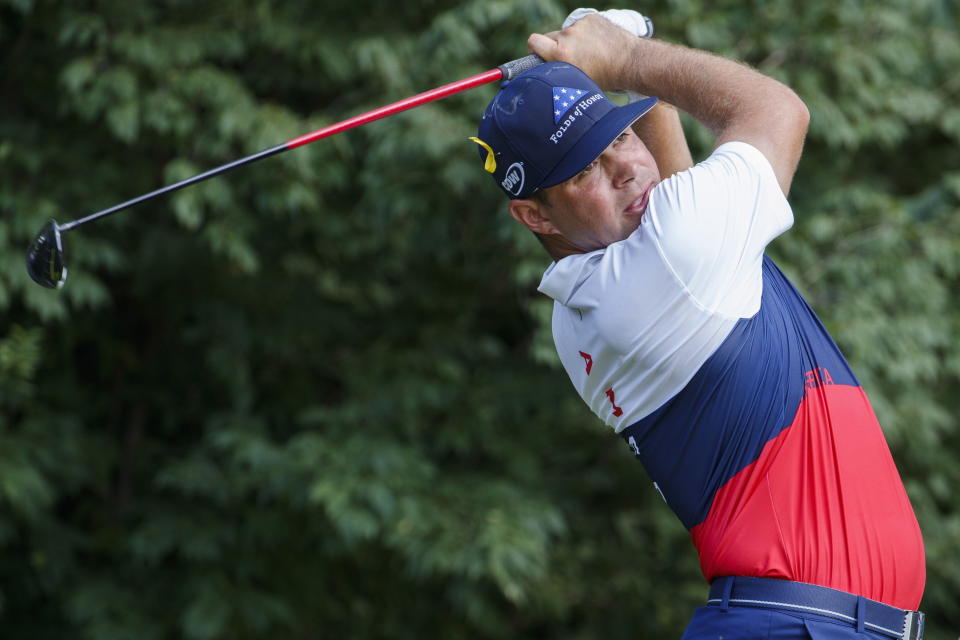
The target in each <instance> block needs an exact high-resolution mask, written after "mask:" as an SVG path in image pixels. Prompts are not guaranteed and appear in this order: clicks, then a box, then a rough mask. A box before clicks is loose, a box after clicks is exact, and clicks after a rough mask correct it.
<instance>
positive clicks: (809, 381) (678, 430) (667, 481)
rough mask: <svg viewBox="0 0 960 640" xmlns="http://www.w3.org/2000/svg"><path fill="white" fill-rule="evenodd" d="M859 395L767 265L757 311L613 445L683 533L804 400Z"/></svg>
mask: <svg viewBox="0 0 960 640" xmlns="http://www.w3.org/2000/svg"><path fill="white" fill-rule="evenodd" d="M823 383H828V384H841V385H851V386H859V382H858V381H857V379H856V377H855V376H854V375H853V372H852V371H851V370H850V368H849V366H848V365H847V363H846V361H845V360H844V358H843V356H842V355H841V354H840V351H839V349H838V348H837V346H836V344H835V343H834V342H833V340H832V338H830V336H829V334H828V333H827V331H826V329H824V327H823V326H822V325H821V323H820V321H819V319H818V318H817V317H816V315H815V314H814V313H813V311H812V310H811V309H810V308H809V307H808V306H807V304H806V302H805V301H804V300H803V298H802V297H801V296H800V294H799V293H797V291H796V290H795V289H794V287H793V286H792V285H791V284H790V282H789V281H788V280H787V279H786V277H785V276H784V275H783V273H782V272H781V271H780V269H779V268H777V266H776V265H775V264H774V263H773V261H772V260H771V259H770V258H769V257H764V262H763V297H762V302H761V306H760V311H759V312H757V314H756V315H754V316H753V317H752V318H749V319H743V320H740V321H739V322H738V323H737V324H736V325H735V326H734V328H733V330H732V331H731V333H730V335H729V336H728V337H727V339H726V340H724V342H723V343H722V344H721V346H720V347H719V348H718V349H717V351H716V352H715V353H714V354H713V355H712V356H711V357H710V358H709V359H708V360H707V361H706V363H705V364H704V365H703V366H702V367H701V368H700V370H699V371H698V372H697V373H696V375H695V376H694V377H693V379H692V380H691V381H690V382H689V383H688V384H687V386H686V387H684V389H683V390H682V391H681V392H680V393H678V394H677V395H676V396H674V397H673V398H671V399H670V400H669V401H668V402H666V403H665V404H664V405H663V406H662V407H660V408H659V409H657V410H656V411H654V412H653V413H652V414H650V415H649V416H647V417H645V418H644V419H642V420H640V421H639V422H637V423H635V424H633V425H631V426H630V427H627V428H626V429H625V430H624V431H623V432H622V434H621V435H622V436H623V437H624V438H625V439H626V440H627V441H628V443H630V444H631V447H632V448H633V449H634V452H635V453H636V454H637V457H638V458H639V459H640V460H641V462H642V463H643V465H644V467H645V468H646V470H647V472H648V473H649V474H650V476H651V478H652V479H653V480H654V482H656V484H657V486H658V487H659V489H660V491H661V493H662V494H663V496H664V498H665V500H666V501H667V504H668V505H669V506H670V508H671V509H673V511H674V512H675V513H676V514H677V516H678V517H679V518H680V520H681V522H683V524H684V526H685V527H687V528H688V529H691V528H693V527H694V526H696V525H697V524H699V523H700V522H702V521H703V520H704V519H705V518H706V516H707V513H708V512H709V510H710V505H711V503H712V501H713V498H714V495H715V494H716V492H717V490H718V489H719V488H720V487H722V486H723V485H724V484H726V482H727V481H728V480H730V479H731V478H732V477H733V476H734V475H736V474H737V473H738V472H739V471H740V470H742V469H743V468H745V467H746V466H747V465H749V464H751V463H752V462H753V461H754V460H756V459H757V457H758V456H759V455H760V452H761V450H762V449H763V447H764V445H765V444H766V443H767V442H768V441H769V440H771V439H772V438H775V437H776V436H777V435H778V434H779V433H780V432H781V431H782V430H783V429H785V428H786V427H788V426H790V424H791V423H792V422H793V418H794V415H795V414H796V411H797V407H798V406H799V405H800V401H801V400H802V398H803V396H804V392H805V390H806V389H807V388H810V387H811V386H819V384H823Z"/></svg>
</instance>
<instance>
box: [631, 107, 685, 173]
mask: <svg viewBox="0 0 960 640" xmlns="http://www.w3.org/2000/svg"><path fill="white" fill-rule="evenodd" d="M633 131H634V133H636V134H637V136H639V137H640V139H641V140H643V143H644V144H645V145H646V147H647V149H649V150H650V153H651V154H653V158H654V160H656V161H657V167H658V168H659V169H660V179H661V180H666V179H667V178H669V177H670V176H672V175H673V174H675V173H678V172H680V171H685V170H687V169H689V168H690V167H692V166H693V157H692V156H691V155H690V147H688V146H687V138H686V136H685V135H684V133H683V126H681V124H680V114H679V113H677V110H676V108H675V107H674V106H673V105H671V104H667V103H666V102H664V101H663V100H661V101H660V102H658V103H657V105H656V106H655V107H654V108H653V109H651V110H650V111H648V112H647V113H646V115H644V116H643V117H642V118H640V119H639V120H637V121H636V122H635V123H634V124H633Z"/></svg>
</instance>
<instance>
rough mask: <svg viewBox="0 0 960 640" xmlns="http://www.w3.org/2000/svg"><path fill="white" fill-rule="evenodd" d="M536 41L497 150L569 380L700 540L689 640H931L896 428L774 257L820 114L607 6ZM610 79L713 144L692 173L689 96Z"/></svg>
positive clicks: (512, 92)
mask: <svg viewBox="0 0 960 640" xmlns="http://www.w3.org/2000/svg"><path fill="white" fill-rule="evenodd" d="M528 45H529V48H530V50H531V51H532V52H533V53H536V54H538V55H540V56H541V57H542V58H544V59H545V60H547V61H548V62H547V64H544V65H541V66H539V67H536V68H535V69H532V70H530V71H528V72H526V73H524V74H523V75H521V76H519V77H517V78H516V79H515V80H513V81H511V82H509V83H507V84H506V85H504V86H502V87H501V89H500V91H499V93H497V95H496V97H494V99H493V100H492V102H491V103H490V105H489V106H488V107H487V109H486V111H485V113H484V115H483V118H482V120H481V122H480V126H479V131H478V134H477V138H476V142H477V143H478V144H479V145H480V154H481V158H482V159H483V164H484V168H485V169H486V170H487V171H488V172H490V173H491V174H492V175H493V177H494V179H495V181H496V183H497V185H498V186H499V188H500V189H501V190H503V191H504V192H505V193H506V194H507V196H508V197H509V198H510V201H509V211H510V214H511V215H512V216H513V217H514V218H515V219H516V220H517V221H518V222H520V223H521V224H522V225H524V226H526V227H527V228H529V229H530V230H532V231H533V232H534V233H535V234H536V235H537V237H538V238H540V240H541V242H542V244H543V246H544V248H545V249H546V250H547V252H548V253H549V254H550V256H551V258H552V259H553V263H552V264H551V265H550V266H549V268H548V269H547V270H546V273H545V274H544V276H543V280H542V282H541V284H540V287H539V289H540V291H541V292H543V293H544V294H546V295H548V296H550V297H551V298H553V300H554V301H555V303H554V311H553V335H554V340H555V343H556V347H557V352H558V354H559V356H560V360H561V361H562V363H563V366H564V368H565V369H566V371H567V373H568V375H569V377H570V380H571V381H572V382H573V385H574V387H575V388H576V389H577V391H578V392H579V394H580V395H581V397H582V398H583V400H584V402H586V403H587V405H589V407H590V408H591V409H592V410H593V411H594V412H595V413H596V414H597V415H598V416H600V418H602V419H603V420H604V421H605V422H606V423H607V424H608V425H610V426H611V427H612V428H613V429H614V431H616V432H617V433H619V434H620V435H621V436H622V437H623V438H624V440H625V441H626V443H627V444H628V445H629V447H630V448H631V449H632V451H633V453H634V454H635V455H636V457H637V458H639V460H640V461H641V462H642V463H643V465H644V467H645V468H646V470H647V472H648V473H649V475H650V477H651V478H652V480H653V483H654V487H655V488H656V490H657V491H659V492H660V494H661V495H662V496H663V499H664V500H665V501H666V503H667V505H668V506H669V507H670V508H671V509H672V510H673V511H674V512H675V513H676V514H677V516H678V517H679V518H680V520H681V521H682V523H683V524H684V526H685V527H687V529H688V530H689V531H690V536H691V539H692V541H693V544H694V546H695V547H696V549H697V552H698V554H699V558H700V566H701V569H702V571H703V575H704V577H705V578H706V579H707V581H708V582H709V583H710V590H709V596H708V598H707V600H706V602H705V604H704V606H702V607H700V608H698V609H697V611H696V612H695V614H694V616H693V618H692V620H691V622H690V624H689V626H688V628H687V631H686V633H685V635H684V636H683V638H685V639H700V638H712V639H714V640H716V639H718V638H723V639H724V640H734V639H746V638H777V639H782V640H786V639H792V638H815V639H842V638H876V639H881V638H885V639H886V638H904V639H907V640H910V639H915V638H920V637H922V634H923V616H922V614H920V613H918V612H916V611H915V610H916V609H917V607H918V605H919V603H920V599H921V596H922V594H923V588H924V580H925V566H924V549H923V541H922V538H921V535H920V529H919V526H918V524H917V520H916V517H915V516H914V513H913V509H912V507H911V505H910V502H909V500H908V498H907V494H906V492H905V491H904V488H903V484H902V482H901V480H900V477H899V474H898V472H897V469H896V467H895V466H894V462H893V460H892V458H891V455H890V451H889V449H888V447H887V444H886V441H885V439H884V436H883V433H882V431H881V429H880V425H879V424H878V422H877V419H876V416H875V414H874V412H873V409H872V408H871V406H870V403H869V401H868V399H867V397H866V395H865V394H864V392H863V390H862V389H861V388H860V385H859V382H858V381H857V378H856V377H855V376H854V374H853V372H852V371H851V369H850V367H849V366H848V364H847V362H846V361H845V359H844V357H843V355H842V354H841V353H840V351H839V350H838V349H837V346H836V345H835V344H834V342H833V340H832V339H831V338H830V336H829V335H828V334H827V332H826V330H825V329H824V327H823V325H822V324H821V323H820V321H819V320H818V319H817V317H816V315H815V314H814V313H813V311H812V310H811V309H810V308H809V307H808V306H807V304H806V303H805V302H804V300H803V298H802V297H801V296H800V295H799V293H798V292H797V291H796V289H795V288H794V287H793V285H791V283H790V282H789V281H788V280H787V278H786V277H784V275H783V273H781V272H780V270H779V269H778V268H777V266H776V265H775V264H774V263H773V262H772V261H771V260H770V259H769V258H768V257H767V256H765V255H764V251H765V248H766V246H767V244H768V243H769V242H771V241H772V240H773V239H774V238H776V237H777V236H778V235H780V234H781V233H783V232H785V231H786V230H787V229H789V228H790V226H791V225H792V223H793V214H792V211H791V209H790V205H789V204H788V203H787V199H786V194H787V193H788V192H789V189H790V182H791V180H792V179H793V175H794V171H795V169H796V166H797V162H798V161H799V159H800V154H801V150H802V147H803V140H804V136H805V134H806V130H807V123H808V119H809V115H808V112H807V109H806V107H805V106H804V104H803V102H802V101H801V100H800V99H799V98H798V97H797V95H796V94H795V93H794V92H793V91H792V90H790V89H789V88H788V87H786V86H784V85H783V84H781V83H779V82H777V81H775V80H773V79H771V78H769V77H766V76H764V75H762V74H760V73H758V72H756V71H754V70H751V69H749V68H747V67H745V66H743V65H741V64H738V63H735V62H733V61H730V60H727V59H724V58H720V57H717V56H715V55H712V54H709V53H705V52H701V51H696V50H691V49H687V48H684V47H681V46H676V45H671V44H668V43H665V42H661V41H657V40H651V39H645V38H637V37H635V35H634V34H631V33H629V32H628V30H626V29H623V28H621V27H619V26H616V25H614V24H613V23H612V22H611V21H610V20H607V19H604V15H603V14H601V15H587V16H586V17H584V18H582V19H581V20H579V21H578V22H576V23H575V24H573V26H571V27H569V28H567V29H564V30H562V31H558V32H553V33H548V34H546V35H541V34H533V35H531V36H530V38H529V41H528ZM595 83H596V84H595ZM601 89H603V90H608V91H613V90H632V91H635V92H638V93H640V94H645V95H648V96H658V97H659V98H660V99H661V100H662V101H664V102H666V103H669V105H673V106H675V107H676V108H678V109H681V110H683V111H685V112H687V113H689V114H691V115H692V116H693V117H694V118H696V119H697V120H698V121H700V122H701V123H703V124H704V125H705V126H707V127H708V128H709V129H710V130H712V131H713V132H714V133H715V134H716V136H717V139H716V146H715V148H714V150H713V152H712V154H711V155H710V156H709V157H708V158H707V159H705V160H704V161H703V162H700V163H699V164H697V165H695V166H691V165H692V162H691V161H690V160H689V155H688V152H687V151H686V145H685V143H684V142H683V139H682V132H681V130H680V128H679V122H678V120H677V116H676V114H675V112H674V111H673V109H672V108H671V107H670V106H668V105H665V104H663V103H661V104H659V105H656V104H655V103H656V102H657V101H656V99H655V98H646V99H641V100H639V101H637V102H633V103H631V104H629V105H627V106H621V107H618V106H615V105H614V104H613V103H612V102H610V101H609V100H608V99H607V98H606V96H605V95H604V93H603V91H602V90H601ZM637 132H639V135H638V133H637Z"/></svg>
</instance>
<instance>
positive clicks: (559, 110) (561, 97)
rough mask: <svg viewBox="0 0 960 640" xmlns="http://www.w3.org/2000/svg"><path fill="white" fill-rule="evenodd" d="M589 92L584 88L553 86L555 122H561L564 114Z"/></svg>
mask: <svg viewBox="0 0 960 640" xmlns="http://www.w3.org/2000/svg"><path fill="white" fill-rule="evenodd" d="M586 93H587V92H586V91H584V90H583V89H573V88H571V87H554V88H553V123H554V124H559V123H560V120H562V119H563V116H564V115H566V113H567V111H569V110H570V108H571V107H573V105H575V104H576V103H577V100H579V99H580V98H581V97H582V96H584V95H585V94H586Z"/></svg>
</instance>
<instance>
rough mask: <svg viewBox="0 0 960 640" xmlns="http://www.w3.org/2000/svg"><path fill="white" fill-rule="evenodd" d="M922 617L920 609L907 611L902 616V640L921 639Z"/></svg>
mask: <svg viewBox="0 0 960 640" xmlns="http://www.w3.org/2000/svg"><path fill="white" fill-rule="evenodd" d="M924 618H925V616H924V615H923V612H922V611H907V614H906V615H905V616H904V617H903V640H923V623H924V621H925V620H924Z"/></svg>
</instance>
